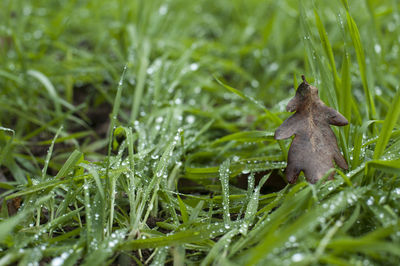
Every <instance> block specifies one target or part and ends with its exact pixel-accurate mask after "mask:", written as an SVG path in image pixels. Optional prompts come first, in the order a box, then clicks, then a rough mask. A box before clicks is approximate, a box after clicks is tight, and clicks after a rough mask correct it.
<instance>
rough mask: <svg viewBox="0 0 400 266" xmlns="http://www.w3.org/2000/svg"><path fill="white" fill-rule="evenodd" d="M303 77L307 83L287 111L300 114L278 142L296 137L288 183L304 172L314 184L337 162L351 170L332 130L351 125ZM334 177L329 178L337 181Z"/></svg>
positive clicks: (284, 127)
mask: <svg viewBox="0 0 400 266" xmlns="http://www.w3.org/2000/svg"><path fill="white" fill-rule="evenodd" d="M301 77H302V79H303V82H302V83H301V84H300V86H299V87H298V88H297V91H296V95H295V97H294V98H293V99H291V100H290V101H289V103H288V105H287V106H286V111H288V112H294V111H296V112H295V113H294V114H293V115H292V116H291V117H289V118H288V119H286V120H285V121H284V122H283V123H282V125H280V126H279V128H278V129H277V130H276V131H275V139H277V140H281V139H287V138H290V137H291V136H293V135H294V136H295V137H294V139H293V141H292V145H291V146H290V149H289V154H288V164H287V167H286V170H285V172H286V178H287V180H288V182H289V183H292V184H293V183H295V182H296V180H297V177H298V176H299V174H300V172H301V171H303V172H304V175H305V176H306V179H307V181H308V182H310V183H313V184H314V183H316V182H317V181H318V180H319V179H321V178H322V177H323V176H324V175H325V174H326V172H327V171H328V170H329V169H331V168H333V167H334V164H333V161H335V162H336V164H337V165H338V166H339V167H341V168H344V169H347V168H348V166H347V163H346V160H345V159H344V158H343V156H342V154H341V153H340V151H339V147H338V145H337V142H336V137H335V134H334V133H333V131H332V129H331V127H330V125H335V126H345V125H347V124H348V121H347V119H346V118H345V117H344V116H343V115H341V114H340V113H339V112H337V111H336V110H334V109H332V108H330V107H328V106H326V105H325V104H324V103H323V102H322V101H321V100H320V98H319V97H318V89H317V88H316V87H314V86H311V85H310V84H308V83H307V81H306V79H305V77H304V76H301ZM333 174H334V173H332V174H331V176H330V177H329V178H333Z"/></svg>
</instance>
